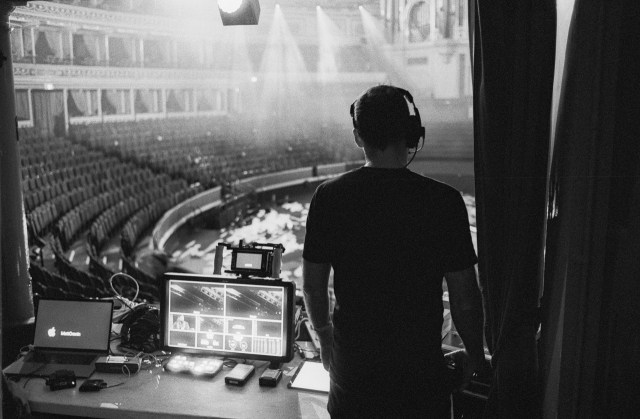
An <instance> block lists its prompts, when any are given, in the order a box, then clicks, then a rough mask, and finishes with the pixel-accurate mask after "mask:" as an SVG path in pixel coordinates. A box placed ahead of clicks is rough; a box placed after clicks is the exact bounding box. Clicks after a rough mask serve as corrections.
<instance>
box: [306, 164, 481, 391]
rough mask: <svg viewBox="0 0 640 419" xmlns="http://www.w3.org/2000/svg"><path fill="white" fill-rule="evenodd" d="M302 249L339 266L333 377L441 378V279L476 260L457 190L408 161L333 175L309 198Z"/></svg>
mask: <svg viewBox="0 0 640 419" xmlns="http://www.w3.org/2000/svg"><path fill="white" fill-rule="evenodd" d="M303 257H304V258H305V259H306V260H308V261H310V262H315V263H330V264H331V266H332V267H333V270H334V291H335V297H336V306H335V309H334V313H333V323H334V326H335V327H334V348H333V353H332V365H331V375H332V378H333V379H335V380H337V381H338V382H339V383H340V384H341V385H342V386H344V387H347V388H349V387H351V386H352V385H353V386H355V385H358V383H361V382H363V380H367V382H368V383H370V385H372V386H375V383H376V382H378V383H380V385H383V384H384V385H389V384H394V383H396V384H398V383H401V382H407V381H406V380H407V379H408V376H407V374H409V378H411V377H412V378H415V379H418V380H419V381H424V380H425V378H427V377H428V376H431V377H433V379H434V380H437V379H438V378H439V377H440V375H439V374H440V373H441V371H442V369H441V366H442V352H441V349H440V342H441V329H442V321H443V319H442V314H443V306H442V279H443V276H444V273H445V272H453V271H460V270H463V269H466V268H469V267H471V266H473V265H474V264H475V263H476V262H477V258H476V254H475V251H474V248H473V243H472V240H471V234H470V231H469V221H468V215H467V210H466V207H465V204H464V200H463V199H462V196H461V194H460V193H459V192H458V191H457V190H455V189H453V188H452V187H450V186H448V185H446V184H443V183H441V182H438V181H435V180H433V179H429V178H426V177H424V176H421V175H418V174H416V173H413V172H411V171H410V170H408V169H380V168H371V167H361V168H359V169H356V170H353V171H351V172H348V173H346V174H344V175H342V176H340V177H338V178H335V179H332V180H330V181H327V182H325V183H323V184H321V185H320V186H319V187H318V189H317V190H316V192H315V194H314V196H313V199H312V201H311V206H310V208H309V215H308V219H307V225H306V238H305V244H304V252H303ZM390 372H393V373H392V374H391V376H390V375H389V374H390ZM425 374H426V375H425ZM418 377H419V378H418ZM409 381H410V380H409Z"/></svg>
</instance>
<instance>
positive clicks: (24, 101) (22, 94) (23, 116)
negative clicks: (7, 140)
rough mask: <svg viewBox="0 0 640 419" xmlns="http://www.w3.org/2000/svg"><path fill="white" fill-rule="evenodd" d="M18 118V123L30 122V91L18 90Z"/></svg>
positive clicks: (16, 97) (16, 98)
mask: <svg viewBox="0 0 640 419" xmlns="http://www.w3.org/2000/svg"><path fill="white" fill-rule="evenodd" d="M15 100H16V116H17V117H18V121H26V120H29V117H30V115H29V91H28V90H16V91H15Z"/></svg>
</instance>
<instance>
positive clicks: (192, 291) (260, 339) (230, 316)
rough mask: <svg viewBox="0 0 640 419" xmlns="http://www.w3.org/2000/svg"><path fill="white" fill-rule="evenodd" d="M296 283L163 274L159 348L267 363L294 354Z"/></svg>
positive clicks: (290, 357) (290, 356)
mask: <svg viewBox="0 0 640 419" xmlns="http://www.w3.org/2000/svg"><path fill="white" fill-rule="evenodd" d="M294 308H295V284H294V283H293V282H289V281H279V280H264V279H240V278H236V277H228V276H218V275H198V274H188V273H165V274H164V292H163V297H162V301H161V306H160V313H161V328H160V330H161V340H162V346H163V349H164V350H168V351H171V352H174V353H175V352H184V353H189V354H205V355H206V354H212V355H218V356H223V357H230V358H243V359H257V360H265V361H270V362H271V363H272V365H277V364H278V363H283V362H288V361H290V360H291V359H292V357H293V341H294Z"/></svg>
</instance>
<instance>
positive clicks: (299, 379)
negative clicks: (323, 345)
mask: <svg viewBox="0 0 640 419" xmlns="http://www.w3.org/2000/svg"><path fill="white" fill-rule="evenodd" d="M289 386H290V387H291V388H298V389H301V390H314V391H323V392H326V393H328V392H329V371H327V370H325V369H324V367H323V366H322V362H309V361H306V362H304V363H303V364H302V366H301V367H300V371H298V375H296V377H295V379H294V380H293V381H291V383H290V384H289Z"/></svg>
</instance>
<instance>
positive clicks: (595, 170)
mask: <svg viewBox="0 0 640 419" xmlns="http://www.w3.org/2000/svg"><path fill="white" fill-rule="evenodd" d="M639 74H640V2H637V0H619V1H612V2H604V3H603V2H600V1H597V0H576V3H575V8H574V14H573V20H572V23H571V30H570V34H569V38H568V43H567V53H566V61H565V76H564V81H563V86H562V96H561V98H560V104H559V111H558V121H557V127H556V139H555V146H554V153H553V163H552V170H551V183H550V199H549V224H548V235H547V241H546V248H547V262H546V270H545V293H544V299H543V302H544V304H543V311H542V314H543V316H542V318H543V328H542V331H543V336H542V343H543V345H542V347H543V348H544V349H545V357H544V358H543V366H544V372H545V374H544V376H543V380H544V381H543V385H544V386H545V388H546V389H547V391H546V392H545V399H544V406H545V411H548V412H549V416H552V415H553V416H554V417H562V418H581V419H582V418H587V419H588V418H602V417H611V418H627V417H636V416H637V414H638V411H640V398H638V396H637V391H638V387H639V386H640V358H639V357H638V353H640V322H639V321H638V318H640V299H639V298H638V296H640V281H639V278H640V258H639V257H638V255H640V141H638V138H640V124H639V123H638V121H640V83H638V77H639V76H638V75H639Z"/></svg>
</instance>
